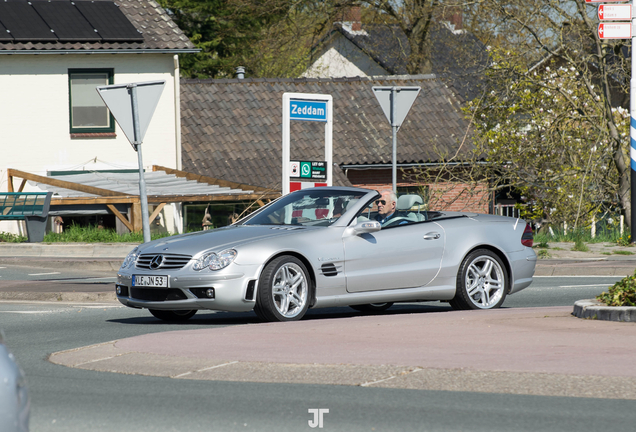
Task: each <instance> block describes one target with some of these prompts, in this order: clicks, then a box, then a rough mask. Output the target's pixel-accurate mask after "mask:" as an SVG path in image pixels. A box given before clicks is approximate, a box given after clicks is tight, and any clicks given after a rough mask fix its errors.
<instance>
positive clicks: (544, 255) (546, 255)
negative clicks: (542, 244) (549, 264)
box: [537, 249, 552, 259]
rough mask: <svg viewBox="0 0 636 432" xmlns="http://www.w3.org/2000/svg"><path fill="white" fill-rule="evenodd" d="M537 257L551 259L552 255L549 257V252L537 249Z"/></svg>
mask: <svg viewBox="0 0 636 432" xmlns="http://www.w3.org/2000/svg"><path fill="white" fill-rule="evenodd" d="M537 257H539V259H548V258H552V255H550V252H548V251H547V250H546V249H539V252H538V253H537Z"/></svg>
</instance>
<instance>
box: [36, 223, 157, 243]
mask: <svg viewBox="0 0 636 432" xmlns="http://www.w3.org/2000/svg"><path fill="white" fill-rule="evenodd" d="M168 236H170V234H169V233H161V234H152V235H151V238H152V240H156V239H158V238H162V237H168ZM24 241H26V238H25V239H24ZM143 241H144V236H143V233H141V232H138V233H126V234H121V235H120V234H117V232H116V231H115V230H113V229H98V228H97V227H96V226H89V227H80V226H78V225H71V226H70V227H66V228H65V229H64V232H63V233H61V234H56V233H48V234H46V235H45V236H44V242H45V243H143Z"/></svg>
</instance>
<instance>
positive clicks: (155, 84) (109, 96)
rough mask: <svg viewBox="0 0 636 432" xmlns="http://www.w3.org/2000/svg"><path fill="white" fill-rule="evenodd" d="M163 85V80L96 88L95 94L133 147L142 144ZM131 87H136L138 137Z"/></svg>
mask: <svg viewBox="0 0 636 432" xmlns="http://www.w3.org/2000/svg"><path fill="white" fill-rule="evenodd" d="M165 85H166V81H165V80H163V81H146V82H140V83H130V84H114V85H108V86H100V87H97V92H98V93H99V95H100V96H101V98H102V100H103V101H104V103H105V104H106V106H107V107H108V109H109V110H110V112H111V113H112V114H113V117H115V120H117V123H118V124H119V127H121V130H122V131H123V132H124V134H125V135H126V138H128V141H130V143H131V144H133V146H134V145H135V144H141V143H142V142H143V140H144V136H145V135H146V131H147V130H148V125H149V124H150V120H151V119H152V115H153V114H154V113H155V108H157V104H158V103H159V98H160V97H161V93H162V92H163V88H164V86H165ZM132 86H136V87H137V112H138V113H139V136H138V137H135V128H134V126H135V125H134V122H133V103H132Z"/></svg>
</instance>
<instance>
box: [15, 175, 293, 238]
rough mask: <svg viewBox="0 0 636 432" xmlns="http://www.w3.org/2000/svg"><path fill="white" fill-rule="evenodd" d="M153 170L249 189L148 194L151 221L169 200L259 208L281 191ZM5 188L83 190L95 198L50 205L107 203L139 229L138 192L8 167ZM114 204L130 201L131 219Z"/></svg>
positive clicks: (131, 227)
mask: <svg viewBox="0 0 636 432" xmlns="http://www.w3.org/2000/svg"><path fill="white" fill-rule="evenodd" d="M152 171H163V172H165V173H166V174H172V175H175V176H176V177H179V178H185V179H187V180H193V181H196V182H198V183H206V184H208V185H210V186H219V187H224V188H231V189H240V190H244V191H249V192H246V193H229V194H223V193H214V194H207V195H203V194H196V195H194V194H193V195H182V194H179V195H148V204H153V205H157V207H156V208H155V210H154V211H153V212H152V214H151V215H150V218H149V220H150V222H152V221H153V220H154V219H155V218H156V217H157V215H158V214H159V212H160V211H161V210H162V209H163V207H164V206H165V205H166V204H168V203H176V202H178V203H183V202H210V201H253V202H254V203H256V204H257V205H258V206H259V207H260V206H263V205H265V204H266V203H267V202H269V201H271V200H272V199H276V198H278V197H279V196H280V195H281V194H280V191H273V190H271V189H265V188H262V187H258V186H251V185H246V184H242V183H234V182H230V181H226V180H221V179H216V178H213V177H207V176H202V175H198V174H194V173H189V172H186V171H180V170H176V169H172V168H166V167H163V166H159V165H153V166H152ZM7 177H8V189H9V192H22V191H23V190H24V186H25V185H26V182H27V181H29V180H30V181H34V182H37V183H41V184H46V185H51V186H55V187H58V188H64V189H69V190H74V191H78V192H83V193H87V194H91V195H97V196H96V197H56V196H53V198H52V199H51V207H52V208H53V207H54V206H60V205H91V204H101V205H106V207H107V208H108V210H109V211H110V212H111V213H112V214H114V215H115V217H117V219H119V220H120V221H121V223H123V224H124V225H125V226H126V227H127V228H128V229H129V230H130V231H131V232H139V231H141V230H142V220H141V201H140V198H139V195H131V194H124V193H121V192H117V191H112V190H108V189H103V188H98V187H94V186H88V185H84V184H80V183H74V182H69V181H65V180H59V179H54V178H50V177H45V176H40V175H37V174H31V173H28V172H24V171H20V170H16V169H11V168H10V169H8V170H7ZM14 178H20V179H22V182H21V183H20V186H19V187H18V189H17V190H16V189H15V188H14V185H13V179H14ZM116 204H129V205H130V220H129V219H128V218H127V217H126V216H124V215H123V214H122V213H121V212H120V211H119V210H117V208H116V207H115V205H116Z"/></svg>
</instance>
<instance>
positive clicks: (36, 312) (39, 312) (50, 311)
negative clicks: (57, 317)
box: [0, 310, 59, 314]
mask: <svg viewBox="0 0 636 432" xmlns="http://www.w3.org/2000/svg"><path fill="white" fill-rule="evenodd" d="M55 312H59V311H52V310H43V311H0V313H14V314H48V313H55Z"/></svg>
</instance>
